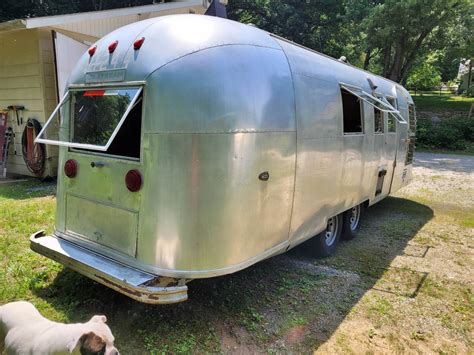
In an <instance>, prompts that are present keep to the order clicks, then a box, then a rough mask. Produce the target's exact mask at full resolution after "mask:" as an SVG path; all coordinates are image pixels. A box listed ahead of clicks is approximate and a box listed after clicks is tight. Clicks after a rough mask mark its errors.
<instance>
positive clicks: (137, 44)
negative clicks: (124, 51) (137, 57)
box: [133, 37, 145, 50]
mask: <svg viewBox="0 0 474 355" xmlns="http://www.w3.org/2000/svg"><path fill="white" fill-rule="evenodd" d="M143 42H145V37H142V38H139V39H137V40H136V41H135V42H133V49H135V50H137V49H140V47H141V46H142V44H143Z"/></svg>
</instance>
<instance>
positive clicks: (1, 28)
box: [0, 19, 26, 32]
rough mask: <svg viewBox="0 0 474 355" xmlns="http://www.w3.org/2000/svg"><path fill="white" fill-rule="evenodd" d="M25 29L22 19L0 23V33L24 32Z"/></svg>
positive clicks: (24, 22)
mask: <svg viewBox="0 0 474 355" xmlns="http://www.w3.org/2000/svg"><path fill="white" fill-rule="evenodd" d="M25 28H26V21H25V20H22V19H20V20H11V21H7V22H2V23H0V32H7V31H14V30H24V29H25Z"/></svg>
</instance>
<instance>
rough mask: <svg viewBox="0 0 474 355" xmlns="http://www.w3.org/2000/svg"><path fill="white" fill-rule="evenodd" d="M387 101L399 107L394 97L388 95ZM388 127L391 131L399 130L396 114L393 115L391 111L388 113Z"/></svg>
mask: <svg viewBox="0 0 474 355" xmlns="http://www.w3.org/2000/svg"><path fill="white" fill-rule="evenodd" d="M387 101H388V103H389V104H390V105H392V106H393V107H394V108H397V105H396V103H395V99H394V98H393V97H387ZM387 127H388V132H389V133H394V132H396V131H397V123H396V122H395V116H394V115H391V114H390V113H389V114H388V119H387Z"/></svg>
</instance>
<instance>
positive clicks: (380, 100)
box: [339, 82, 408, 124]
mask: <svg viewBox="0 0 474 355" xmlns="http://www.w3.org/2000/svg"><path fill="white" fill-rule="evenodd" d="M339 86H340V87H341V88H343V89H345V90H347V91H349V92H350V93H351V94H352V95H355V96H357V97H358V98H360V99H361V100H364V101H365V102H367V103H368V104H369V105H371V106H373V107H376V108H378V109H379V110H380V111H382V112H386V113H388V114H391V115H393V116H394V117H395V120H396V121H398V122H399V123H402V124H407V123H408V122H407V121H406V120H405V119H404V118H403V116H402V115H401V114H400V111H398V110H397V109H396V108H395V107H394V106H393V105H392V104H390V103H389V102H388V100H387V99H386V97H385V96H384V95H382V94H380V95H378V96H379V97H377V96H374V95H372V94H369V93H368V92H366V91H364V90H363V89H362V88H360V87H357V86H354V85H350V84H346V83H342V82H340V83H339ZM389 98H391V99H394V100H395V102H396V98H394V97H392V96H389Z"/></svg>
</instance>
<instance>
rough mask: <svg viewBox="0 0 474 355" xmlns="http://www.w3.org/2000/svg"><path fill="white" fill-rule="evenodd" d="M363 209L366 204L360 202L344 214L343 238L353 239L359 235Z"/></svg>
mask: <svg viewBox="0 0 474 355" xmlns="http://www.w3.org/2000/svg"><path fill="white" fill-rule="evenodd" d="M363 211H364V205H363V204H360V205H357V206H354V207H352V208H351V209H350V210H347V211H346V212H344V213H343V214H342V239H344V240H352V239H354V238H355V237H356V236H357V232H358V231H359V229H360V221H361V219H362V212H363Z"/></svg>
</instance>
